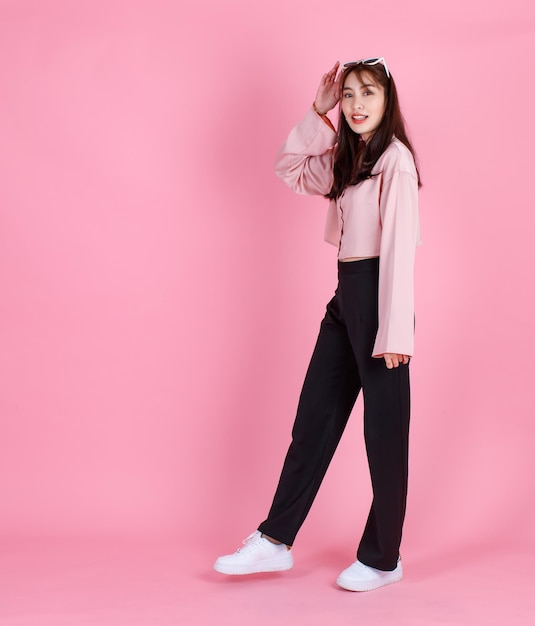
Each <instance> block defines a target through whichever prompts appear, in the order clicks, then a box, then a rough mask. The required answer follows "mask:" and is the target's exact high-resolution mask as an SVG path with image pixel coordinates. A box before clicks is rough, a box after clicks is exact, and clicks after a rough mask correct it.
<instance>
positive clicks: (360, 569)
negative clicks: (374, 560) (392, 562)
mask: <svg viewBox="0 0 535 626" xmlns="http://www.w3.org/2000/svg"><path fill="white" fill-rule="evenodd" d="M402 578H403V567H402V565H401V559H398V564H397V567H396V569H395V570H393V571H391V572H386V571H384V570H382V569H375V568H374V567H370V566H369V565H364V563H361V562H360V561H358V560H357V561H355V562H354V563H353V565H351V566H350V567H348V568H347V569H345V570H344V571H343V572H342V573H341V574H340V576H338V579H337V581H336V582H337V584H338V585H339V586H340V587H342V588H343V589H348V590H349V591H371V590H372V589H379V587H384V586H385V585H390V584H392V583H397V582H398V581H400V580H401V579H402Z"/></svg>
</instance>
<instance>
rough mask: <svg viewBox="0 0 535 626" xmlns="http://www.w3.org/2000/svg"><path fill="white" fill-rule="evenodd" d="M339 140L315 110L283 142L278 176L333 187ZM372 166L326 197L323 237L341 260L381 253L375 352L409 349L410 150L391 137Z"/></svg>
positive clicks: (413, 187)
mask: <svg viewBox="0 0 535 626" xmlns="http://www.w3.org/2000/svg"><path fill="white" fill-rule="evenodd" d="M336 140H337V135H336V132H334V130H333V129H332V128H331V126H329V125H328V124H327V123H326V122H324V121H323V119H322V118H321V117H320V116H319V115H318V114H317V113H316V112H315V111H314V110H313V109H310V110H309V111H308V113H307V114H306V116H305V117H304V119H303V120H302V121H301V122H299V124H297V126H296V127H295V128H293V129H292V131H291V132H290V134H289V136H288V138H287V140H286V142H285V143H284V145H283V146H282V148H281V149H280V151H279V154H278V155H277V162H276V166H275V171H276V173H277V175H278V176H279V177H280V178H282V180H283V181H284V182H285V183H286V184H287V185H288V186H289V187H290V188H291V189H293V190H294V191H296V192H297V193H303V194H318V195H324V194H326V193H328V192H329V191H330V189H331V185H332V155H333V150H334V145H335V144H336ZM372 173H373V174H377V176H374V177H373V178H370V179H367V180H364V181H362V182H360V183H359V184H358V185H353V186H350V187H348V188H347V189H346V190H345V191H344V193H343V194H342V196H341V197H340V198H338V200H336V201H334V200H333V201H331V202H330V203H329V208H328V211H327V221H326V226H325V240H326V241H328V242H329V243H331V244H334V245H335V246H337V247H338V258H339V259H347V258H350V257H371V256H378V257H380V262H379V327H378V330H377V336H376V339H375V345H374V348H373V352H372V356H374V357H380V356H382V355H383V354H384V353H385V352H391V353H395V354H407V355H409V356H412V355H413V352H414V256H415V248H416V246H417V245H420V243H421V241H420V222H419V218H418V177H417V174H416V167H415V165H414V160H413V158H412V154H411V153H410V151H409V150H408V148H407V147H406V146H405V145H404V144H403V143H401V141H399V140H398V139H397V138H396V137H394V138H393V139H392V143H391V144H390V145H389V146H388V148H387V149H386V150H385V151H384V152H383V154H382V155H381V157H380V158H379V160H378V161H377V163H376V164H375V167H374V168H373V170H372ZM357 262H358V261H357Z"/></svg>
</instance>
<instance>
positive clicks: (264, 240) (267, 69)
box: [0, 0, 535, 556]
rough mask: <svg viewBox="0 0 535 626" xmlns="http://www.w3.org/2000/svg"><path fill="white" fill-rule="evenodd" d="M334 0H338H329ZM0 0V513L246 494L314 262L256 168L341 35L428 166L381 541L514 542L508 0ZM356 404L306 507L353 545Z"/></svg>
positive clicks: (271, 432)
mask: <svg viewBox="0 0 535 626" xmlns="http://www.w3.org/2000/svg"><path fill="white" fill-rule="evenodd" d="M334 9H336V10H334ZM330 11H331V9H330V8H329V9H327V8H326V6H325V3H324V2H310V1H308V2H300V1H297V0H284V1H282V0H274V1H272V2H270V3H267V4H264V5H259V4H258V3H254V2H249V1H245V0H243V1H238V0H236V1H227V2H224V1H222V2H217V1H216V0H196V1H195V2H193V1H188V0H185V1H184V0H181V1H180V2H178V1H177V2H172V1H164V0H150V2H149V1H148V0H146V1H144V0H137V1H134V0H132V1H130V2H120V1H118V0H106V2H95V1H94V0H92V1H84V0H79V1H76V2H69V1H67V0H48V1H47V2H40V1H37V0H35V1H30V0H17V1H15V0H13V1H7V0H1V1H0V59H1V60H0V102H1V106H0V136H1V138H2V140H1V142H0V181H1V182H0V209H1V223H0V238H1V241H0V273H1V274H0V280H1V284H0V316H1V317H0V321H1V325H0V333H1V334H0V346H1V349H0V385H1V389H0V393H1V395H0V411H1V424H0V428H1V433H0V503H1V504H0V507H1V510H0V531H1V532H2V533H4V534H7V535H10V534H15V533H17V534H46V535H51V534H67V533H68V534H87V533H112V534H113V533H124V534H131V533H133V534H139V533H147V534H165V533H177V534H178V535H181V536H187V537H188V538H190V539H192V540H195V538H200V537H202V536H209V537H210V541H211V542H212V543H213V546H214V556H216V554H217V552H219V551H220V550H221V549H227V548H231V547H233V545H234V543H235V542H236V540H239V539H241V538H242V537H243V536H245V535H246V534H248V533H249V532H251V531H252V530H253V529H254V528H255V525H256V524H257V523H258V522H259V521H261V520H262V519H263V518H264V516H265V514H266V513H267V508H268V506H269V503H270V500H271V497H272V493H273V489H274V487H275V484H276V480H277V478H278V472H279V470H280V467H281V463H282V460H283V455H284V452H285V450H286V447H287V445H288V442H289V436H290V428H291V423H292V420H293V417H294V411H295V407H296V403H297V397H298V393H299V390H300V385H301V381H302V378H303V376H304V372H305V368H306V365H307V362H308V359H309V356H310V353H311V351H312V348H313V344H314V341H315V336H316V333H317V329H318V325H319V322H320V320H321V317H322V315H323V311H324V306H325V303H326V302H327V300H328V299H329V298H330V297H331V294H332V291H333V289H334V287H335V280H336V259H335V253H336V251H335V249H334V248H331V247H330V246H328V245H327V244H324V243H323V242H322V233H323V219H324V210H325V206H326V205H325V202H324V201H323V200H321V199H314V198H304V197H298V196H296V195H294V194H292V193H291V192H290V191H289V190H288V189H286V188H285V187H284V185H283V184H282V183H281V182H280V181H279V180H278V179H277V178H276V177H275V175H274V174H273V160H274V155H275V153H276V150H277V148H278V146H279V144H280V143H281V142H282V140H283V139H284V137H285V135H286V133H287V132H288V130H289V129H290V128H291V126H292V125H293V124H294V123H295V122H297V120H298V119H299V118H300V117H301V116H302V115H303V114H304V112H305V111H306V109H307V107H308V106H310V104H311V102H312V100H313V97H314V94H315V90H316V85H317V82H318V80H319V77H320V75H321V74H322V73H323V72H324V71H326V70H327V69H328V68H329V67H330V66H331V65H332V63H333V62H334V61H335V60H336V59H340V60H348V59H351V58H355V57H357V58H358V57H361V56H368V55H374V54H379V55H384V56H385V57H386V58H387V60H388V62H389V65H390V66H391V69H392V72H393V74H394V76H395V77H396V80H397V84H398V87H399V90H400V94H401V98H402V105H403V107H404V111H405V115H406V118H407V120H408V122H409V126H410V129H411V131H412V136H413V139H414V143H415V145H416V147H417V150H418V153H419V156H420V160H421V166H422V176H423V180H424V188H423V190H422V192H421V217H422V227H423V237H424V246H423V247H422V248H421V249H420V250H419V252H418V259H417V290H418V292H417V341H416V356H415V358H414V359H413V365H412V379H413V395H414V402H413V404H414V409H413V421H412V429H413V430H412V442H411V445H412V458H411V489H410V501H409V513H408V518H407V524H406V536H405V543H404V546H405V551H406V552H407V551H408V552H411V551H412V553H413V554H416V553H418V554H426V553H427V554H430V553H433V554H435V553H438V552H440V551H442V552H447V551H450V552H455V551H458V552H459V553H463V552H464V553H466V549H467V547H469V546H473V545H486V544H489V545H490V544H492V545H502V546H504V547H507V546H509V545H513V544H515V543H517V544H518V545H519V546H522V547H523V548H525V547H526V545H528V546H530V548H529V549H530V550H531V549H532V548H533V541H534V539H535V537H534V532H533V528H534V527H535V524H534V522H535V519H534V497H533V489H532V477H533V472H534V471H535V467H534V460H533V459H534V455H533V453H532V450H533V437H534V434H535V426H534V419H533V418H534V414H535V412H534V406H533V382H532V380H533V354H534V350H535V341H534V335H535V329H534V324H533V320H534V319H535V301H534V297H533V286H532V285H533V270H534V252H533V243H532V242H533V228H534V226H535V218H534V211H533V194H532V193H531V185H532V179H533V175H532V169H533V158H532V153H533V139H534V137H533V130H532V127H533V125H532V123H531V120H532V110H533V96H534V93H533V86H532V81H531V78H530V76H531V69H530V62H531V60H532V59H533V53H534V43H533V42H534V41H535V37H534V34H535V8H534V7H533V5H532V3H529V2H526V1H524V2H522V1H521V0H512V1H510V2H508V3H506V5H504V3H503V2H501V1H496V0H491V1H490V2H470V1H468V2H467V1H466V0H462V1H461V0H451V1H450V2H423V1H419V0H407V1H406V2H403V3H399V2H394V1H393V0H390V1H389V2H387V3H386V5H384V3H383V6H382V8H381V10H380V11H379V10H378V9H376V8H366V9H364V8H363V7H360V8H359V7H358V6H356V5H355V4H354V3H353V2H348V1H346V0H339V2H337V3H336V7H333V10H332V13H333V14H332V17H331V16H330ZM361 440H362V437H361V414H360V411H359V410H356V411H355V413H354V416H353V419H352V421H351V424H350V426H349V428H348V431H347V432H346V435H345V437H344V440H343V441H342V444H341V447H340V450H339V452H338V454H337V456H336V457H335V460H334V462H333V466H332V468H331V470H330V472H329V473H328V476H327V479H326V481H325V484H324V486H323V488H322V490H321V491H320V495H319V497H318V501H317V503H316V504H315V507H314V508H313V510H312V513H311V515H310V518H309V520H308V521H307V523H306V524H305V527H304V528H303V532H302V541H303V542H306V541H314V540H316V539H319V538H321V537H326V536H329V537H330V538H329V541H330V542H331V544H332V543H337V544H340V545H341V544H344V545H347V544H351V545H353V544H355V543H356V541H357V539H358V536H359V535H360V532H361V530H362V525H363V523H364V520H365V516H366V512H367V509H368V506H369V497H370V491H369V489H370V488H369V485H368V477H367V470H366V463H365V457H364V450H363V446H362V441H361Z"/></svg>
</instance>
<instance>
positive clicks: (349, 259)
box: [339, 256, 377, 263]
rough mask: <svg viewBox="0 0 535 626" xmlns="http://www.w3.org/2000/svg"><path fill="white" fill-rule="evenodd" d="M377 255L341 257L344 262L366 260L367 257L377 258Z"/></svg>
mask: <svg viewBox="0 0 535 626" xmlns="http://www.w3.org/2000/svg"><path fill="white" fill-rule="evenodd" d="M376 258H377V256H349V257H347V259H339V260H340V261H341V262H342V263H348V262H349V261H365V260H366V259H376Z"/></svg>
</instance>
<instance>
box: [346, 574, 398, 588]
mask: <svg viewBox="0 0 535 626" xmlns="http://www.w3.org/2000/svg"><path fill="white" fill-rule="evenodd" d="M402 579H403V575H401V576H396V577H394V578H391V579H388V580H384V579H383V580H378V581H376V582H370V583H366V584H358V583H354V582H351V581H349V580H347V581H346V580H344V579H343V578H342V577H341V576H340V577H338V579H337V581H336V584H337V585H338V586H339V587H342V589H346V590H347V591H373V590H374V589H380V588H381V587H386V586H387V585H392V584H393V583H398V582H399V581H400V580H402Z"/></svg>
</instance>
